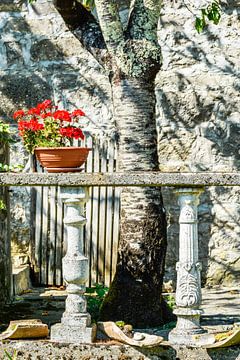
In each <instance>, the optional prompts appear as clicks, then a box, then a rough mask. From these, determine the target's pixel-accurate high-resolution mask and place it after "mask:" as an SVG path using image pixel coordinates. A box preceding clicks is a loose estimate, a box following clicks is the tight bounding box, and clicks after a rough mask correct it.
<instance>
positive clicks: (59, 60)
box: [0, 1, 112, 265]
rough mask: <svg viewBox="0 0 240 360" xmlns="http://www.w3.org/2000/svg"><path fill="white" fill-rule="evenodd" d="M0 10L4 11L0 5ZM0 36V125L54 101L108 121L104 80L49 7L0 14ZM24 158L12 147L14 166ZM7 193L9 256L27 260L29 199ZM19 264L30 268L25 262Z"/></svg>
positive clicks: (25, 193) (21, 191) (20, 193)
mask: <svg viewBox="0 0 240 360" xmlns="http://www.w3.org/2000/svg"><path fill="white" fill-rule="evenodd" d="M8 2H9V1H6V9H7V3H8ZM37 6H38V5H36V7H37ZM48 6H50V8H49V9H48ZM0 9H1V10H4V8H3V5H1V7H0ZM15 10H16V9H15ZM50 14H51V16H49V15H50ZM0 31H1V39H0V58H1V61H0V116H1V117H2V118H3V119H4V121H6V122H10V123H12V125H13V126H14V127H15V126H16V123H15V122H14V121H13V120H12V114H13V113H14V111H16V110H18V109H20V108H30V107H33V106H36V104H37V103H39V102H41V101H43V100H45V99H53V100H54V101H55V103H56V104H58V105H59V107H60V108H61V107H66V108H68V109H71V108H72V109H74V108H76V107H81V108H83V110H85V112H86V113H87V114H88V115H89V116H90V117H91V118H92V119H94V121H95V122H96V123H100V124H101V123H103V121H106V122H107V121H109V119H110V120H111V118H112V113H111V107H109V97H110V96H109V93H110V91H109V85H108V79H107V77H106V75H105V74H104V73H103V71H102V69H101V68H100V67H99V65H98V64H97V63H96V62H95V60H94V59H93V58H92V56H91V55H90V54H88V53H87V52H86V51H84V49H83V48H82V47H81V45H80V43H79V42H78V40H76V39H75V37H74V36H73V35H71V34H70V32H69V31H68V30H67V28H66V27H65V25H64V24H63V20H62V19H61V17H60V16H59V15H58V14H57V12H54V10H53V9H52V8H51V4H50V3H47V2H46V3H39V8H38V10H37V12H36V11H35V12H34V11H33V10H31V12H30V13H29V14H26V12H22V13H21V12H20V11H15V12H9V13H7V12H3V13H1V11H0ZM109 122H110V121H109ZM17 138H18V137H17ZM24 158H25V161H26V160H27V158H26V154H25V152H24V151H23V148H22V146H21V144H20V143H19V142H18V143H16V144H14V145H13V148H12V152H11V160H13V162H17V163H19V162H20V161H21V162H23V161H24V160H23V159H24ZM12 191H13V192H12V193H11V206H12V208H11V211H12V218H11V240H12V247H13V249H14V252H17V251H19V252H20V253H21V255H22V253H25V255H29V253H30V248H32V249H33V250H34V244H30V241H31V232H30V231H31V230H30V224H32V221H33V219H31V216H32V214H31V210H30V193H29V191H28V190H27V189H25V188H21V189H19V188H13V189H12ZM22 259H23V257H22ZM24 259H25V260H24V261H26V262H27V263H28V262H29V260H28V256H25V257H24ZM22 265H25V264H23V263H22Z"/></svg>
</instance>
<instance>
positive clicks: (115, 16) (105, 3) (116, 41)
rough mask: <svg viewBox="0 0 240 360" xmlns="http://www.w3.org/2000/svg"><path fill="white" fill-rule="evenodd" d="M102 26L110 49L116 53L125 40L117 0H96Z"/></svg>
mask: <svg viewBox="0 0 240 360" xmlns="http://www.w3.org/2000/svg"><path fill="white" fill-rule="evenodd" d="M95 5H96V9H97V13H98V18H99V22H100V26H101V29H102V33H103V37H104V40H105V42H106V45H107V48H108V51H109V52H110V53H111V54H112V55H114V54H115V53H116V50H117V48H118V46H119V45H120V44H121V43H122V42H123V41H124V34H123V28H122V24H121V20H120V16H119V11H118V7H117V4H116V0H95Z"/></svg>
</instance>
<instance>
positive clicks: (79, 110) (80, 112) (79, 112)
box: [71, 109, 86, 117]
mask: <svg viewBox="0 0 240 360" xmlns="http://www.w3.org/2000/svg"><path fill="white" fill-rule="evenodd" d="M71 116H72V117H75V116H86V114H85V113H84V112H83V111H82V110H81V109H77V110H74V111H73V112H72V114H71Z"/></svg>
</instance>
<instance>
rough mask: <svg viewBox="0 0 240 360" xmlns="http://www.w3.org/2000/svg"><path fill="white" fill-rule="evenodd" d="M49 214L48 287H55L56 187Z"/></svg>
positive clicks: (53, 188)
mask: <svg viewBox="0 0 240 360" xmlns="http://www.w3.org/2000/svg"><path fill="white" fill-rule="evenodd" d="M49 192H50V197H49V201H50V209H49V210H50V213H49V223H50V224H49V230H50V232H49V257H48V285H54V284H55V279H56V261H55V260H56V224H57V219H56V193H57V189H56V186H51V188H50V189H49Z"/></svg>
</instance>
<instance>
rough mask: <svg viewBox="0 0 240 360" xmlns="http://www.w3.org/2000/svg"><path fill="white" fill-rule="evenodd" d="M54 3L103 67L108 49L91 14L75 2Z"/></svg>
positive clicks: (57, 0)
mask: <svg viewBox="0 0 240 360" xmlns="http://www.w3.org/2000/svg"><path fill="white" fill-rule="evenodd" d="M53 3H54V6H55V8H56V9H57V10H58V12H59V13H60V15H61V16H62V18H63V20H64V22H65V24H66V25H67V26H68V28H69V29H70V31H71V32H72V33H73V34H74V35H75V37H76V38H77V39H78V40H79V41H80V42H81V44H82V45H83V46H84V48H85V49H86V50H88V51H89V52H90V53H91V54H92V55H93V56H94V57H95V58H96V60H97V61H98V62H99V63H100V64H102V65H103V64H104V58H105V57H106V51H107V48H106V44H105V41H104V38H103V35H102V31H101V28H100V26H99V24H98V22H97V21H96V19H95V17H94V16H93V15H92V14H91V12H89V11H87V10H86V9H85V8H84V6H82V5H81V4H80V3H78V2H77V1H74V0H54V1H53Z"/></svg>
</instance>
